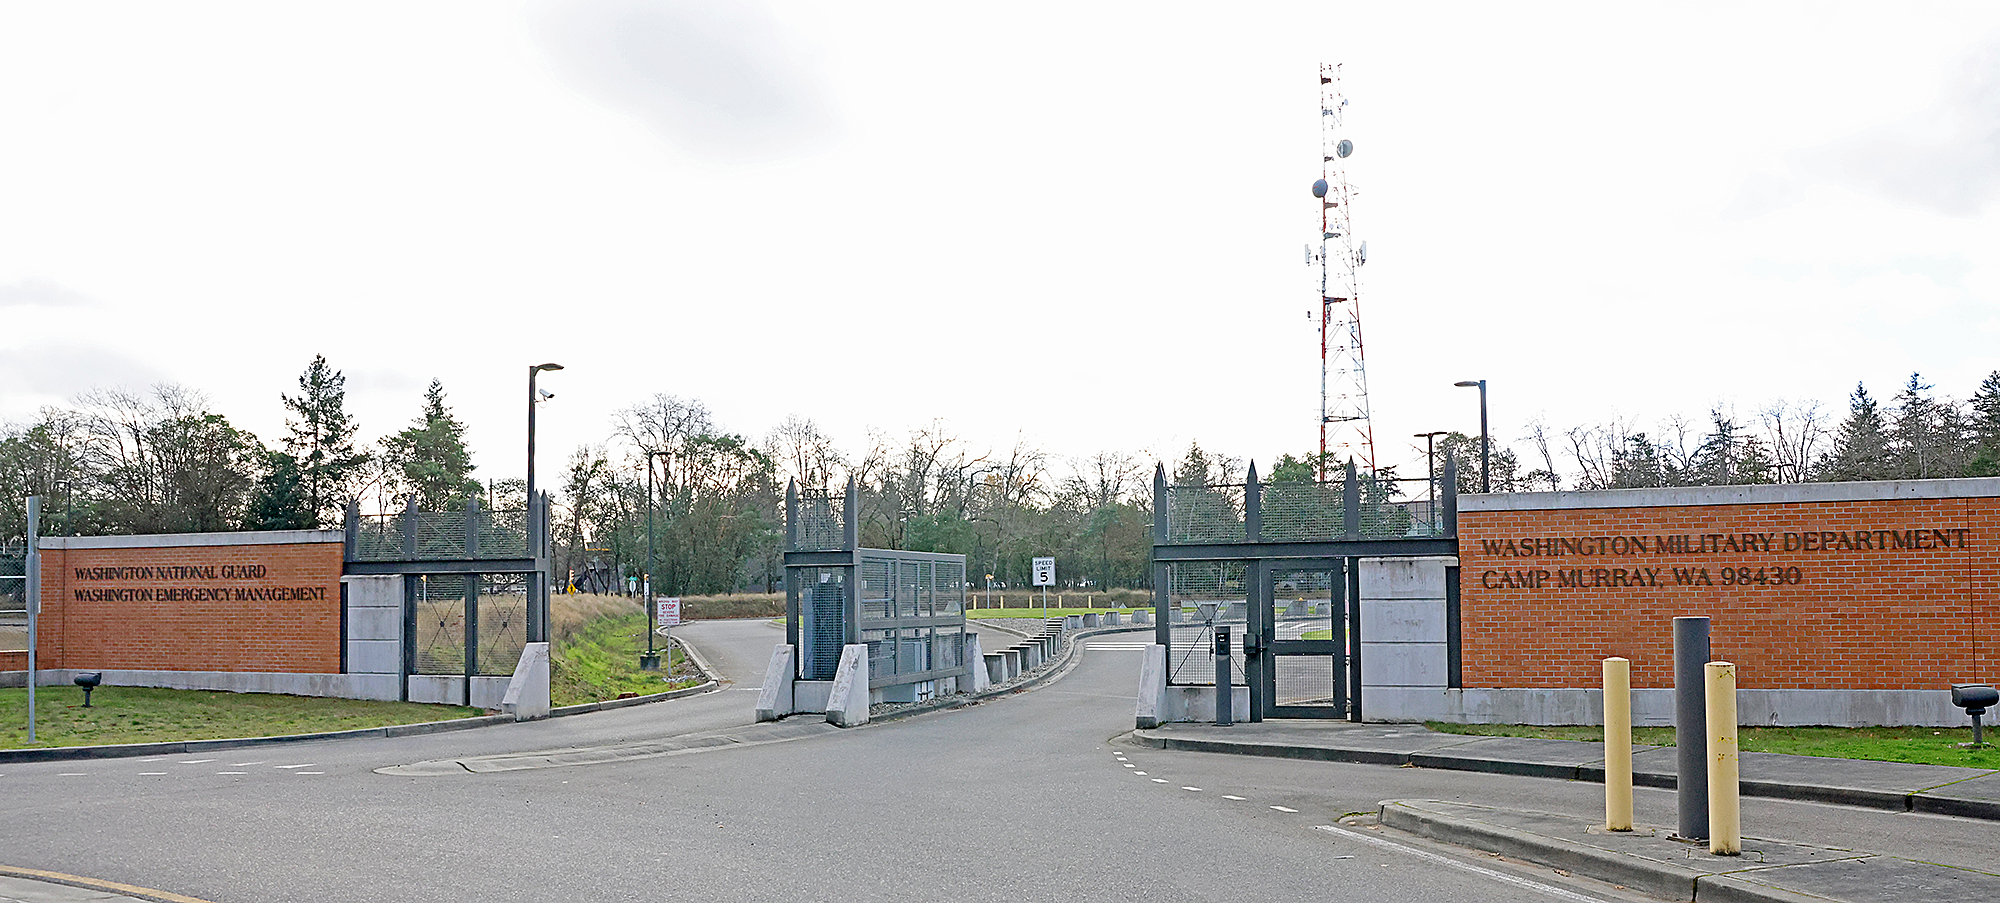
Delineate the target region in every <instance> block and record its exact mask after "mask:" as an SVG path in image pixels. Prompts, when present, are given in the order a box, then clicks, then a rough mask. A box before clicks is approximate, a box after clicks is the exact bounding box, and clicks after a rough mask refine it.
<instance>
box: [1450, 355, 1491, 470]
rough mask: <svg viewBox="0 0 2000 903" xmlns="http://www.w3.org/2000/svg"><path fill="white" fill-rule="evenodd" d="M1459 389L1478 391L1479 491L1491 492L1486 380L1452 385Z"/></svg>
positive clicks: (1467, 381)
mask: <svg viewBox="0 0 2000 903" xmlns="http://www.w3.org/2000/svg"><path fill="white" fill-rule="evenodd" d="M1452 385H1454V386H1457V387H1459V388H1461V389H1470V388H1473V387H1475V386H1476V387H1478V389H1479V491H1480V492H1492V491H1493V438H1492V436H1491V434H1489V433H1488V432H1487V431H1486V380H1483V379H1465V380H1459V381H1458V382H1455V383H1452Z"/></svg>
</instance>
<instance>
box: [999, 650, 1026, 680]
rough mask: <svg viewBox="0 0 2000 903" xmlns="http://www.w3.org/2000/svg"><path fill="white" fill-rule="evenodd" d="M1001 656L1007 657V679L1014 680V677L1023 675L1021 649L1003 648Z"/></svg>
mask: <svg viewBox="0 0 2000 903" xmlns="http://www.w3.org/2000/svg"><path fill="white" fill-rule="evenodd" d="M1000 656H1001V657H1002V658H1004V659H1006V661H1007V679H1008V680H1013V679H1014V678H1016V677H1020V676H1021V650H1019V649H1002V650H1000Z"/></svg>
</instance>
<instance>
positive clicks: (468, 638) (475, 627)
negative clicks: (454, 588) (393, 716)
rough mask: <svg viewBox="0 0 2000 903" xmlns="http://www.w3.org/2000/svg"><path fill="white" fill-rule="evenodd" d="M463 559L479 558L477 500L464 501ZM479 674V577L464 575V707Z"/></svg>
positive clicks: (470, 703) (469, 698) (470, 697)
mask: <svg viewBox="0 0 2000 903" xmlns="http://www.w3.org/2000/svg"><path fill="white" fill-rule="evenodd" d="M465 557H466V558H478V557H479V499H477V498H471V499H467V500H466V501H465ZM478 673H479V575H478V574H466V575H465V705H466V707H467V708H471V707H472V678H473V676H474V675H476V674H478Z"/></svg>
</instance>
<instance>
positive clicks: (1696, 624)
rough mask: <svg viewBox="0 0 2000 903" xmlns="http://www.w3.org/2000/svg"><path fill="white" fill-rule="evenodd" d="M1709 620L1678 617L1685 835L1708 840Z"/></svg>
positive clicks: (1678, 779)
mask: <svg viewBox="0 0 2000 903" xmlns="http://www.w3.org/2000/svg"><path fill="white" fill-rule="evenodd" d="M1708 658H1709V646H1708V619H1707V618H1675V619H1674V746H1675V752H1676V754H1677V759H1678V765H1679V768H1678V769H1677V770H1676V771H1675V780H1674V788H1675V797H1676V800H1677V803H1678V806H1679V814H1680V836H1681V837H1683V838H1686V839H1688V840H1706V839H1708V702H1707V698H1708V697H1707V693H1708V690H1707V687H1708V679H1707V676H1706V675H1705V674H1704V673H1703V671H1704V669H1705V668H1706V667H1707V665H1708Z"/></svg>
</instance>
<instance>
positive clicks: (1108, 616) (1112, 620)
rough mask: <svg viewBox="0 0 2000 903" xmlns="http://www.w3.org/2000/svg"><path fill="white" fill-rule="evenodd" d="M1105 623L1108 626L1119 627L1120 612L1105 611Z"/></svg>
mask: <svg viewBox="0 0 2000 903" xmlns="http://www.w3.org/2000/svg"><path fill="white" fill-rule="evenodd" d="M1104 625H1105V626H1106V627H1117V626H1118V613H1117V612H1115V611H1107V612H1105V613H1104Z"/></svg>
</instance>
